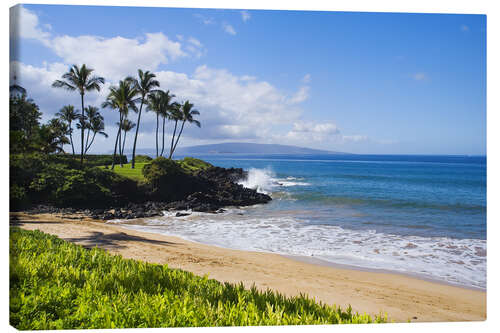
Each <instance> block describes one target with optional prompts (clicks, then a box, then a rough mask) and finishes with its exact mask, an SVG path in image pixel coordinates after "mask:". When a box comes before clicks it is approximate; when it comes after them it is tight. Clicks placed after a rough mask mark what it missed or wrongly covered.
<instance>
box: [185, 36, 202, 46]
mask: <svg viewBox="0 0 500 333" xmlns="http://www.w3.org/2000/svg"><path fill="white" fill-rule="evenodd" d="M188 43H191V44H193V45H194V46H196V47H202V46H203V44H201V42H200V41H199V40H197V39H196V38H194V37H189V39H188Z"/></svg>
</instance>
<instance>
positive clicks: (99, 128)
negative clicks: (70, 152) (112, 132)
mask: <svg viewBox="0 0 500 333" xmlns="http://www.w3.org/2000/svg"><path fill="white" fill-rule="evenodd" d="M86 109H87V110H86V111H87V118H88V122H87V124H88V132H87V143H86V144H85V154H86V153H87V151H88V150H89V149H90V146H92V144H93V143H94V139H95V136H96V134H100V135H102V136H104V137H105V138H107V137H108V134H106V133H105V132H104V117H103V116H102V115H101V113H100V112H99V111H98V110H99V109H98V108H96V107H94V106H89V107H87V108H86ZM90 132H92V140H90V143H89V142H88V141H89V136H90Z"/></svg>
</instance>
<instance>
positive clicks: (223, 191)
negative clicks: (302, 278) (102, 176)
mask: <svg viewBox="0 0 500 333" xmlns="http://www.w3.org/2000/svg"><path fill="white" fill-rule="evenodd" d="M247 176H248V174H247V172H246V171H244V170H243V169H241V168H228V169H226V168H220V167H211V168H209V169H206V170H202V171H199V172H198V173H196V175H195V177H196V178H197V179H198V182H197V183H198V184H199V186H197V188H196V191H194V192H192V193H190V194H189V195H187V196H186V197H185V198H183V199H182V200H177V201H172V202H165V201H145V202H139V203H132V202H131V203H128V204H127V205H125V206H121V207H108V208H104V209H103V208H90V207H85V208H72V207H54V206H50V205H43V204H41V205H36V206H33V207H31V208H30V209H29V210H27V211H26V212H27V213H29V214H44V213H51V214H62V215H83V216H87V217H90V218H93V219H98V220H113V219H136V218H144V217H153V216H163V215H164V214H163V212H164V211H186V210H192V211H195V212H206V213H213V214H217V213H222V212H224V211H225V210H224V207H230V206H251V205H256V204H262V203H267V202H269V201H271V197H270V196H268V195H267V194H264V193H259V192H257V191H256V190H255V189H250V188H245V187H243V186H242V185H240V184H238V181H239V180H242V179H245V178H246V177H247ZM186 214H188V213H183V212H178V213H177V216H185V215H186Z"/></svg>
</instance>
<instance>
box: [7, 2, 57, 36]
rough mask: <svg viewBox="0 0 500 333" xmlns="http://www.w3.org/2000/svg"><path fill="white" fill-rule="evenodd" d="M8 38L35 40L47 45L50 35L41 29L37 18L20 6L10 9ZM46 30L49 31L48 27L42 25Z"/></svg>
mask: <svg viewBox="0 0 500 333" xmlns="http://www.w3.org/2000/svg"><path fill="white" fill-rule="evenodd" d="M9 23H10V38H12V39H17V38H28V39H36V40H39V41H40V42H42V43H44V44H47V43H48V40H49V38H50V33H49V32H47V31H44V30H43V29H41V27H40V25H39V21H38V16H37V15H36V14H35V13H34V12H32V11H30V10H28V9H26V8H24V7H23V6H21V5H17V6H15V7H12V8H10V21H9ZM44 28H45V29H46V30H51V27H50V25H44Z"/></svg>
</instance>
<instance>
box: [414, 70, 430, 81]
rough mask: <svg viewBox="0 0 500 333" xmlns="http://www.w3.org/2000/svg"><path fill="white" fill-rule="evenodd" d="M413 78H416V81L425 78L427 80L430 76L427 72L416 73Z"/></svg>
mask: <svg viewBox="0 0 500 333" xmlns="http://www.w3.org/2000/svg"><path fill="white" fill-rule="evenodd" d="M412 77H413V79H414V80H416V81H424V80H427V79H428V76H427V74H426V73H421V72H420V73H415V74H413V76H412Z"/></svg>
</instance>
